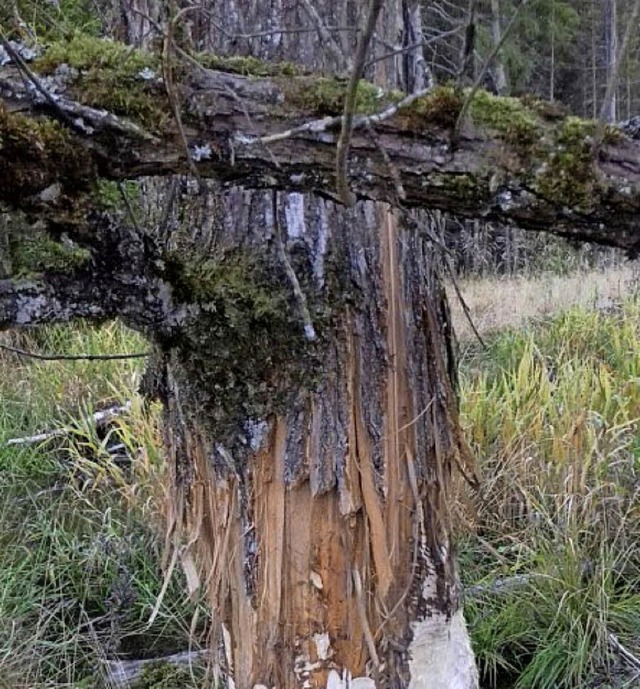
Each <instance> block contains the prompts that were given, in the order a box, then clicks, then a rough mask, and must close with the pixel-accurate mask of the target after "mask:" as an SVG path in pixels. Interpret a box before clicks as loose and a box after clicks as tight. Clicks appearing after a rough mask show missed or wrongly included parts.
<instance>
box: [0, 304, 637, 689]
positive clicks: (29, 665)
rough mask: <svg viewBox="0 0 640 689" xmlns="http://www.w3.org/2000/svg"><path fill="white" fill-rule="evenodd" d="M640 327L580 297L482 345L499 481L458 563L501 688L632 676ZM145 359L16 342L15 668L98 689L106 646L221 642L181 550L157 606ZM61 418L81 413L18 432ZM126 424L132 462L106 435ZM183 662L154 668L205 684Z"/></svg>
mask: <svg viewBox="0 0 640 689" xmlns="http://www.w3.org/2000/svg"><path fill="white" fill-rule="evenodd" d="M639 328H640V304H638V302H637V301H636V302H634V301H629V302H627V303H626V304H624V305H623V306H621V307H619V308H615V309H613V310H611V311H610V312H608V313H602V312H594V311H589V310H585V309H574V310H572V311H569V312H567V313H565V314H564V315H561V316H556V317H554V318H551V319H548V320H546V321H544V322H540V323H538V324H537V325H535V326H534V327H531V328H528V329H518V330H505V331H503V332H501V333H499V334H497V335H494V336H493V337H492V339H491V340H490V342H489V348H488V350H487V351H467V353H466V354H465V357H464V361H463V367H462V373H461V398H462V412H463V421H464V424H465V426H466V430H467V435H468V438H469V440H470V442H471V443H472V444H473V446H474V448H475V450H476V451H477V453H478V455H479V456H480V457H481V458H482V466H481V470H482V474H483V484H482V489H481V492H480V494H479V495H477V496H475V505H474V510H473V512H472V519H473V522H474V525H473V526H474V529H473V530H472V531H470V532H469V533H467V534H466V535H465V536H463V538H462V543H461V548H460V560H461V563H460V564H461V567H460V570H461V573H462V576H463V578H464V584H465V590H466V615H467V617H468V621H469V626H470V629H471V633H472V637H473V643H474V648H475V652H476V654H477V658H478V661H479V664H480V668H481V671H482V677H483V682H484V686H486V687H496V686H500V687H505V686H509V687H515V688H517V689H551V688H552V687H553V688H558V689H564V688H566V689H571V688H576V689H577V688H578V687H597V686H598V687H606V686H609V687H616V688H617V687H620V688H621V687H623V686H633V685H628V684H627V685H625V684H624V681H628V678H629V676H628V674H625V673H624V670H625V668H624V665H623V663H621V661H620V657H621V656H620V652H619V647H618V646H616V644H619V645H621V646H623V647H624V648H626V649H627V650H629V651H630V652H631V653H633V654H635V655H636V656H638V655H639V654H640V638H639V635H638V630H640V545H639V544H640V430H639V419H640V346H639V338H638V335H639ZM3 337H4V340H3V341H5V342H9V343H10V344H13V345H16V346H20V347H23V348H25V349H35V350H38V351H44V352H59V353H76V354H77V353H81V352H85V353H98V352H102V353H108V352H114V351H118V352H122V351H129V352H131V351H139V350H142V349H145V344H144V343H143V342H141V341H140V339H139V338H138V337H136V336H134V335H132V334H131V333H130V332H128V331H126V330H125V329H123V328H120V327H117V326H113V325H112V326H109V327H106V328H102V329H100V330H98V331H95V330H92V329H90V328H88V327H83V326H74V327H73V328H47V329H43V330H39V331H37V332H33V333H30V334H29V335H19V336H18V335H13V336H11V337H9V336H7V335H5V336H3ZM140 370H141V363H140V361H138V360H130V361H119V362H118V361H101V362H73V363H71V362H67V363H63V362H40V361H29V360H24V359H21V358H18V357H16V356H15V355H13V354H8V353H3V354H2V356H0V395H1V399H2V404H1V405H0V520H1V521H0V523H1V528H0V686H3V685H6V686H8V687H12V688H16V689H17V688H19V687H24V688H25V689H26V688H27V687H38V688H39V687H45V686H47V687H63V686H64V687H73V688H74V689H83V688H84V689H88V688H89V687H90V688H91V689H93V688H94V687H95V688H97V689H100V688H101V687H104V686H107V684H106V680H105V668H106V665H105V662H104V661H106V660H107V659H113V658H116V657H122V658H127V657H136V658H140V657H161V656H163V655H166V654H168V653H172V652H178V651H184V650H186V649H189V648H192V647H196V648H197V647H199V646H204V645H205V644H206V628H207V616H206V612H205V610H204V608H203V607H201V606H200V605H199V604H198V603H197V602H195V603H193V602H189V601H188V600H186V598H185V595H184V591H185V590H186V586H185V583H184V582H183V581H182V580H181V578H180V574H179V572H178V569H179V568H176V571H175V572H174V574H173V577H172V578H171V580H170V581H169V583H168V588H167V592H166V594H165V595H164V597H163V598H162V600H161V602H160V604H159V607H158V614H157V616H156V617H155V620H154V622H153V624H152V625H150V626H149V624H148V621H149V619H150V616H151V613H152V611H153V610H154V608H155V607H156V605H157V604H158V597H159V594H160V591H161V589H162V587H163V583H164V571H163V567H162V554H161V552H160V551H161V539H160V537H159V534H160V533H161V528H162V517H161V514H160V506H161V504H162V499H163V495H162V481H161V480H160V476H161V466H160V465H161V459H160V455H159V452H160V450H159V447H160V439H159V437H158V431H157V410H153V409H151V410H149V409H146V408H145V407H144V405H143V404H142V403H141V401H140V400H139V399H138V398H137V397H136V396H135V394H133V393H132V392H131V390H134V389H135V388H136V386H137V381H138V376H139V374H140ZM125 400H131V411H130V413H129V414H128V415H126V416H123V417H119V418H118V420H117V421H116V422H115V423H114V425H113V426H112V428H111V430H110V431H109V433H107V435H106V436H105V435H104V434H103V435H99V434H98V433H97V432H96V430H95V428H94V425H93V424H92V423H90V422H89V421H87V419H88V416H89V413H90V412H91V411H93V410H95V409H96V408H104V407H107V406H110V405H113V404H122V403H124V402H125ZM59 426H65V427H67V428H70V429H71V432H70V433H68V434H67V435H66V436H65V437H64V438H56V439H52V440H50V441H48V442H47V443H45V444H44V445H33V444H28V443H26V444H24V445H19V446H15V445H12V446H7V445H6V441H7V440H8V439H10V438H15V437H19V436H26V435H29V434H31V433H35V432H38V431H42V430H44V429H47V428H52V427H59ZM116 434H117V441H118V442H119V443H121V444H123V445H124V446H125V448H126V450H127V451H126V453H125V454H126V456H128V457H129V458H130V460H131V461H129V462H127V463H125V464H124V465H122V464H121V463H119V462H117V461H115V460H114V459H113V456H112V455H111V454H109V453H108V452H107V446H108V445H109V443H110V442H111V440H113V437H112V435H116ZM467 518H468V516H467ZM180 672H181V673H182V675H181V677H180V679H178V678H177V676H176V677H175V678H172V677H171V676H169V677H167V675H166V674H165V673H159V672H156V670H154V672H153V673H147V674H148V675H149V676H148V677H146V678H145V681H147V680H149V682H151V683H150V684H149V687H150V688H152V687H156V689H157V687H159V686H180V687H184V689H189V688H191V689H195V687H198V688H200V687H202V686H203V683H202V680H198V681H197V682H196V680H195V677H196V674H195V673H191V672H186V673H185V672H184V671H183V670H180ZM160 674H162V678H161V679H160V678H158V681H156V679H153V681H151V680H150V679H149V677H152V676H153V678H155V676H156V675H160ZM189 678H192V679H189ZM172 682H173V684H172ZM190 682H191V683H190ZM145 686H147V685H146V684H145Z"/></svg>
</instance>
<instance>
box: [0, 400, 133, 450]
mask: <svg viewBox="0 0 640 689" xmlns="http://www.w3.org/2000/svg"><path fill="white" fill-rule="evenodd" d="M129 411H131V402H126V403H125V404H124V405H122V406H115V407H109V409H103V410H102V411H97V412H94V413H93V414H91V416H90V417H88V418H89V419H91V420H92V421H93V422H94V423H96V424H98V423H100V422H101V421H104V420H105V419H109V418H111V417H116V416H120V415H121V414H126V413H128V412H129ZM72 432H73V428H68V427H63V428H55V429H53V430H50V431H44V432H43V433H37V434H36V435H30V436H27V437H24V438H10V439H9V440H7V442H6V445H7V446H10V445H33V444H34V443H42V442H45V441H46V440H50V439H51V438H58V437H60V436H63V435H68V434H69V433H72Z"/></svg>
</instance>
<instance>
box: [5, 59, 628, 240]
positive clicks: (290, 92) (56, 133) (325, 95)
mask: <svg viewBox="0 0 640 689" xmlns="http://www.w3.org/2000/svg"><path fill="white" fill-rule="evenodd" d="M149 59H151V58H149ZM49 69H51V66H49ZM256 69H257V68H256ZM279 69H280V70H281V71H282V70H284V69H285V68H284V67H280V68H279ZM146 70H147V71H146V72H145V71H144V70H139V73H138V74H137V75H136V74H134V75H133V76H132V77H131V78H132V79H133V80H134V82H133V83H134V85H135V88H137V89H139V91H140V94H142V95H141V96H140V97H141V98H142V97H143V96H144V98H147V99H149V102H146V101H142V102H140V101H139V100H136V101H135V107H134V105H129V106H128V107H129V108H130V109H131V113H127V102H126V101H125V102H124V104H122V103H121V104H120V106H119V108H118V109H119V111H120V112H124V113H125V114H123V115H121V116H116V115H114V114H113V113H111V112H108V111H107V110H105V109H100V108H98V107H97V106H101V105H103V103H102V102H101V99H100V96H99V94H100V93H102V91H101V89H103V90H104V93H107V94H109V93H111V91H112V90H113V86H110V85H109V72H108V70H107V69H106V68H105V70H104V71H103V72H96V71H95V70H94V71H91V72H86V79H87V80H88V79H89V75H90V78H91V79H92V80H93V81H92V82H91V84H92V86H91V89H92V90H91V91H90V95H91V96H92V98H91V99H89V95H88V93H87V90H88V89H89V85H88V84H87V83H85V81H83V79H84V78H85V76H83V75H85V72H83V71H82V70H80V71H79V72H77V71H74V72H73V74H74V77H73V80H72V81H71V82H70V80H69V76H68V69H62V68H61V67H58V69H57V71H55V72H54V73H53V74H52V75H50V76H48V77H47V81H46V88H48V89H50V90H55V93H56V97H55V100H53V99H52V98H51V97H49V98H47V97H45V96H43V95H42V93H41V91H39V90H38V89H37V88H35V87H33V84H31V86H29V82H28V80H27V82H26V85H25V81H24V80H23V77H22V76H21V75H20V74H19V73H18V70H17V69H16V67H14V66H11V65H7V66H4V67H2V68H0V142H1V143H0V202H2V203H4V204H8V205H11V206H12V207H14V208H21V209H23V210H26V211H28V212H31V213H38V214H40V215H41V216H45V215H49V216H50V217H52V218H53V219H56V220H57V221H58V222H63V223H64V222H67V223H68V222H78V220H79V217H81V215H82V214H81V213H80V214H79V213H78V208H77V203H74V202H75V201H77V199H78V197H79V196H80V195H82V194H84V195H85V196H86V194H87V193H88V192H89V191H90V190H91V188H92V185H93V184H94V183H95V181H96V180H98V179H99V178H106V179H112V180H123V179H128V178H135V177H142V176H153V175H169V174H174V173H185V172H189V171H197V174H198V175H200V176H202V177H215V178H217V179H219V180H221V181H222V182H224V183H225V184H229V185H231V184H234V185H242V186H245V187H248V188H274V189H280V190H284V191H289V192H296V191H298V192H313V193H316V194H321V195H324V196H327V197H329V198H334V188H335V174H334V169H335V143H336V139H337V135H338V128H339V123H340V117H339V115H338V113H339V111H340V108H341V103H342V97H343V95H344V89H345V84H344V82H342V81H340V80H336V79H333V78H327V77H318V76H313V75H300V76H275V77H256V76H250V77H245V76H240V75H238V74H233V73H230V72H224V71H216V70H212V69H205V68H204V67H200V66H196V65H194V64H192V63H191V62H189V63H188V66H186V67H184V68H183V73H182V76H181V78H180V83H179V91H178V89H177V87H175V86H173V87H172V86H170V87H169V89H170V92H171V91H172V90H176V91H178V95H175V94H174V97H173V99H168V97H167V87H166V86H165V85H164V84H163V83H162V79H160V78H159V77H157V75H156V74H155V72H154V71H153V70H152V68H151V67H147V68H146ZM100 78H103V79H104V80H105V84H104V86H101V85H100V81H99V80H100ZM96 80H98V81H97V86H96V83H95V82H96ZM39 83H43V82H39ZM129 88H134V87H132V86H130V87H129ZM110 89H111V91H110ZM42 91H43V92H44V87H43V88H42ZM361 91H362V95H361V97H360V100H359V108H360V110H361V111H363V112H366V113H368V114H361V115H360V116H359V118H357V119H356V127H357V128H356V132H355V133H354V137H353V142H352V146H351V155H350V162H349V170H348V172H349V184H350V187H351V190H352V191H353V192H354V193H355V194H356V196H357V197H358V198H360V199H374V200H380V201H387V202H389V203H392V204H402V205H404V206H406V207H421V208H431V209H440V210H443V211H448V212H451V213H454V214H458V215H463V216H468V217H483V218H486V219H487V220H493V221H499V222H505V223H515V224H517V225H519V226H520V227H523V228H525V229H532V230H545V231H549V232H553V233H556V234H561V235H566V236H569V237H573V238H576V239H580V240H586V241H594V242H599V243H602V244H607V245H612V246H618V247H622V248H624V249H627V250H628V251H630V252H637V251H638V249H639V248H640V141H636V140H633V139H630V138H628V137H626V136H625V135H624V134H623V133H622V132H621V131H619V130H610V131H609V132H608V135H607V137H606V140H607V142H608V143H607V145H604V146H602V147H600V148H599V150H598V154H597V157H594V155H593V153H592V150H591V138H590V137H591V135H592V133H593V130H594V127H593V124H592V123H588V122H583V121H580V120H577V119H576V118H571V117H565V116H563V115H561V114H559V113H558V112H557V111H556V110H552V109H550V106H547V105H546V104H544V103H540V102H534V103H530V104H529V105H527V104H525V103H523V102H521V101H518V100H516V99H504V98H496V97H492V96H490V95H489V94H486V93H481V94H480V95H479V96H477V97H476V100H477V101H478V102H477V103H476V104H475V105H474V106H472V107H471V111H470V112H471V118H470V121H469V122H468V124H467V126H466V127H465V128H463V133H462V136H460V138H459V140H458V141H456V142H452V140H451V130H452V127H453V124H454V123H455V120H456V117H457V114H458V113H459V112H460V109H461V106H462V99H463V94H460V93H458V92H456V91H455V90H452V89H448V88H436V89H435V90H433V91H431V92H430V93H427V94H425V95H423V96H422V97H420V98H418V99H417V100H415V101H413V102H412V103H410V104H407V105H406V107H402V108H400V109H399V110H398V111H397V112H396V108H397V101H398V99H399V98H400V97H399V96H398V95H393V94H391V95H389V94H386V95H385V94H383V93H382V92H378V91H377V90H376V89H375V87H373V86H372V85H370V84H364V83H363V84H361ZM96 94H98V95H96ZM83 97H84V99H85V100H89V101H90V102H91V106H90V105H87V104H86V103H83V102H82V99H83ZM110 97H111V99H115V96H114V94H113V93H111V96H110ZM175 99H179V102H178V103H177V106H179V111H180V112H181V117H180V121H181V125H180V126H178V125H177V120H176V119H175V117H174V116H172V115H171V114H170V113H171V111H172V107H173V105H176V102H175ZM105 100H107V98H106V96H105ZM169 100H172V103H173V105H172V104H171V103H170V102H169ZM118 103H119V101H118ZM385 111H386V113H387V115H385V116H382V117H380V116H379V113H380V112H385ZM136 112H137V113H138V116H137V119H136ZM140 113H143V114H142V115H141V114H140ZM376 113H378V115H376ZM391 113H394V114H393V115H391ZM126 114H130V115H131V117H126ZM42 117H44V118H50V119H58V120H62V121H63V125H61V126H59V127H58V126H54V125H53V124H52V123H51V122H49V123H47V122H46V120H44V121H43V120H42V119H40V118H42ZM180 130H182V131H180ZM182 135H184V139H183V136H182ZM185 143H186V146H185ZM71 208H72V209H73V211H71V210H70V209H71Z"/></svg>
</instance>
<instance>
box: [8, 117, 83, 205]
mask: <svg viewBox="0 0 640 689" xmlns="http://www.w3.org/2000/svg"><path fill="white" fill-rule="evenodd" d="M91 166H92V162H91V159H90V157H89V155H88V154H87V151H86V149H85V148H84V147H82V146H78V145H76V144H75V142H74V140H73V137H72V135H71V133H70V132H69V131H68V130H67V129H65V128H64V127H62V126H61V125H60V124H58V123H57V122H55V121H53V120H49V119H36V118H32V117H25V116H24V115H21V114H19V113H10V112H7V111H6V110H5V109H4V108H3V106H2V105H1V104H0V189H1V192H0V194H1V195H6V198H10V197H11V196H12V195H17V196H23V195H26V194H29V193H32V192H35V191H36V190H39V189H42V187H43V186H46V185H47V184H52V183H54V182H60V183H61V184H62V185H63V187H68V188H69V189H71V188H73V190H74V191H75V192H78V191H81V190H83V189H85V188H86V186H87V182H86V180H87V179H91V178H92V177H93V175H92V174H91Z"/></svg>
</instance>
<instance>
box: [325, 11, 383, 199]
mask: <svg viewBox="0 0 640 689" xmlns="http://www.w3.org/2000/svg"><path fill="white" fill-rule="evenodd" d="M383 4H384V0H371V7H370V8H369V14H368V15H367V23H366V25H365V28H364V33H363V35H362V39H361V41H360V43H359V44H358V51H357V53H356V59H355V61H354V64H353V67H352V69H351V76H350V77H349V84H348V86H347V93H346V95H345V99H344V110H343V113H342V128H341V130H340V136H339V137H338V147H337V152H336V187H337V191H338V197H339V198H340V199H341V200H342V202H343V203H344V204H345V205H346V206H352V205H353V204H354V203H355V198H354V197H353V195H352V194H351V192H350V191H349V186H348V184H347V164H348V160H349V147H350V145H351V134H352V129H353V116H354V111H355V107H356V100H357V95H358V84H359V83H360V79H361V78H362V73H363V71H364V63H365V60H366V57H367V51H368V50H369V43H370V42H371V36H373V32H374V31H375V28H376V23H377V22H378V17H379V16H380V12H381V10H382V6H383Z"/></svg>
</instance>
